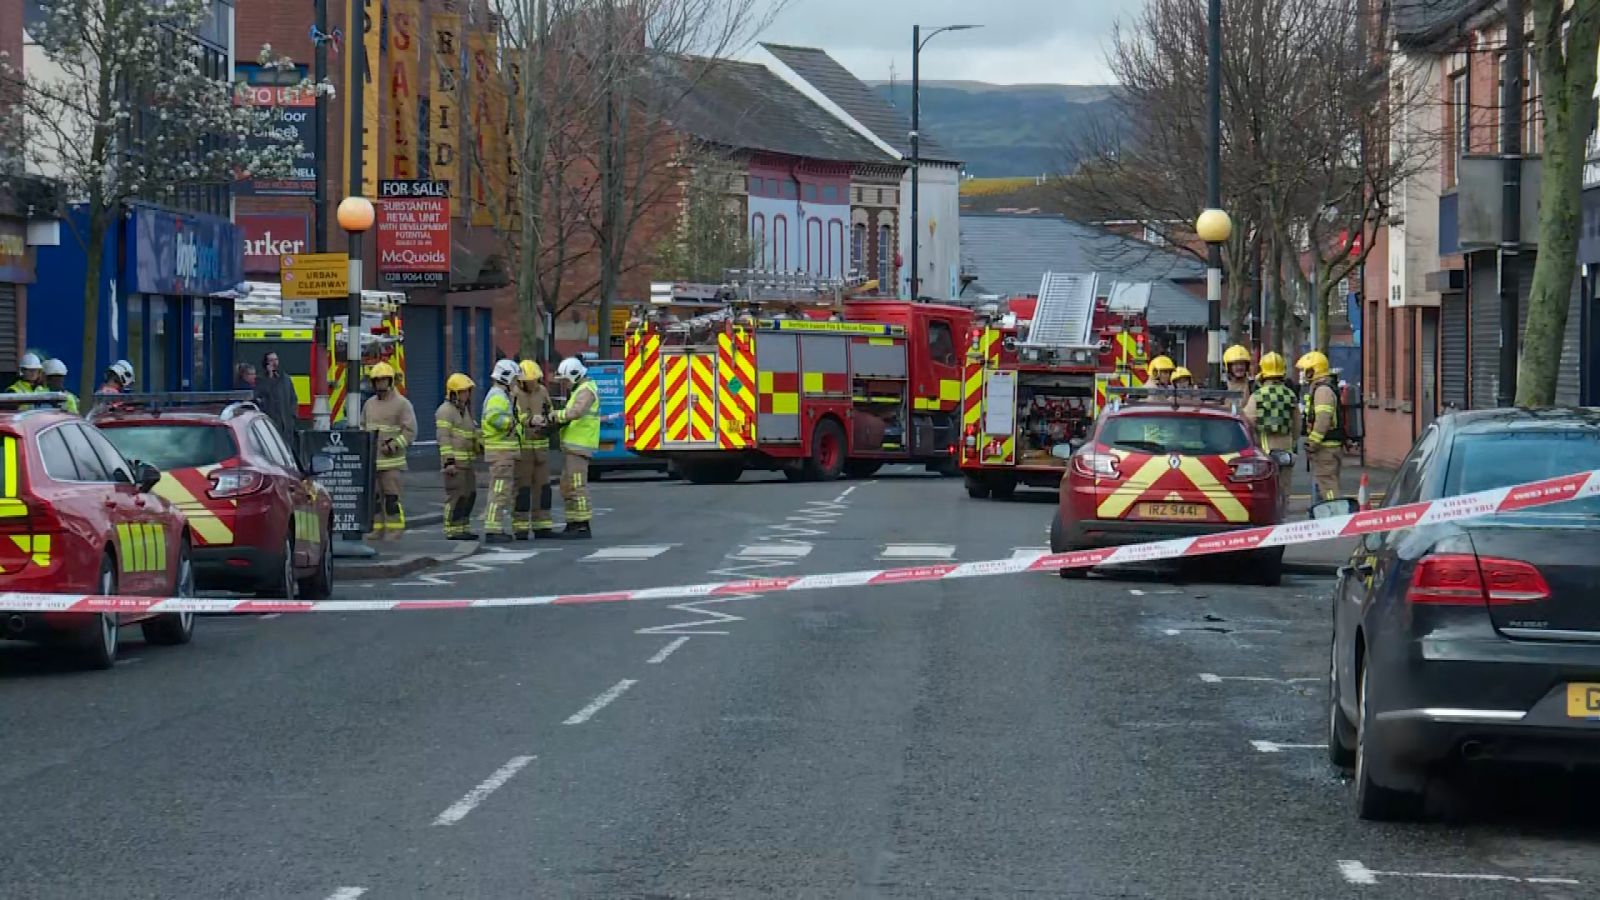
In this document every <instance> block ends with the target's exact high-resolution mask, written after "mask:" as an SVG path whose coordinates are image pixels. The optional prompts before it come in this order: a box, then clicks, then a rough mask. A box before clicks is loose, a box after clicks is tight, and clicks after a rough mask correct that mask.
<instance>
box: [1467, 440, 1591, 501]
mask: <svg viewBox="0 0 1600 900" xmlns="http://www.w3.org/2000/svg"><path fill="white" fill-rule="evenodd" d="M1590 469H1600V431H1595V430H1592V429H1586V428H1573V429H1548V428H1541V429H1524V430H1520V431H1519V430H1505V431H1494V432H1482V433H1478V434H1463V435H1459V436H1457V438H1456V440H1455V445H1454V447H1452V448H1451V451H1450V464H1449V469H1448V470H1447V471H1446V472H1445V483H1444V493H1445V495H1446V496H1454V495H1456V494H1470V493H1472V492H1474V491H1487V490H1490V489H1492V488H1499V487H1507V486H1509V485H1513V484H1521V483H1522V482H1525V481H1539V480H1540V479H1544V478H1557V477H1559V476H1562V475H1571V474H1573V473H1575V472H1583V471H1587V470H1590ZM1523 514H1531V515H1562V516H1571V515H1583V516H1596V517H1600V497H1591V498H1588V499H1585V500H1574V501H1570V502H1567V503H1557V504H1554V505H1551V506H1544V507H1536V508H1534V509H1530V510H1527V511H1526V512H1525V513H1523Z"/></svg>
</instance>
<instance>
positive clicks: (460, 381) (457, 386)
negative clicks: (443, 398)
mask: <svg viewBox="0 0 1600 900" xmlns="http://www.w3.org/2000/svg"><path fill="white" fill-rule="evenodd" d="M474 387H477V384H476V383H475V382H474V381H473V380H472V379H471V378H468V377H467V376H466V375H465V374H464V373H461V372H457V373H455V374H454V375H451V376H450V377H449V378H447V379H445V383H444V389H445V390H446V391H449V392H450V393H452V394H454V393H455V392H456V391H470V390H472V389H473V388H474Z"/></svg>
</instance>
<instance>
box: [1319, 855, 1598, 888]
mask: <svg viewBox="0 0 1600 900" xmlns="http://www.w3.org/2000/svg"><path fill="white" fill-rule="evenodd" d="M1339 874H1340V875H1342V876H1344V880H1345V881H1347V882H1349V883H1350V884H1377V883H1378V876H1379V875H1384V876H1388V877H1391V878H1433V879H1441V880H1447V881H1505V882H1510V883H1512V884H1563V885H1577V884H1582V883H1583V882H1581V881H1579V880H1577V879H1576V878H1553V877H1538V876H1531V875H1498V874H1494V873H1490V872H1388V871H1384V870H1382V869H1369V868H1367V867H1366V865H1364V864H1363V863H1362V862H1361V860H1359V859H1341V860H1339Z"/></svg>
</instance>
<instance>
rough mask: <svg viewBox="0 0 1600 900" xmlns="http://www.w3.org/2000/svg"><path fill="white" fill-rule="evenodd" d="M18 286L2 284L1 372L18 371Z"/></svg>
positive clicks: (0, 315) (0, 300) (0, 319)
mask: <svg viewBox="0 0 1600 900" xmlns="http://www.w3.org/2000/svg"><path fill="white" fill-rule="evenodd" d="M17 344H18V335H17V286H16V285H14V284H6V283H3V282H0V372H5V373H8V374H9V373H14V372H16V371H17Z"/></svg>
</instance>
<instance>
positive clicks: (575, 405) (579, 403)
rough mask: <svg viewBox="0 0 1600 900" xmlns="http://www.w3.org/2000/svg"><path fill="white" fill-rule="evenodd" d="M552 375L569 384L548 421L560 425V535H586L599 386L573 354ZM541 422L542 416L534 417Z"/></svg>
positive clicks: (596, 443) (596, 441) (597, 441)
mask: <svg viewBox="0 0 1600 900" xmlns="http://www.w3.org/2000/svg"><path fill="white" fill-rule="evenodd" d="M556 378H557V379H559V380H561V381H564V382H566V383H567V384H568V385H570V389H569V391H568V393H567V402H566V404H565V405H563V406H562V407H561V408H560V409H558V410H556V411H555V412H554V413H553V414H552V415H551V417H550V421H552V422H554V423H555V424H557V425H560V426H561V450H562V454H563V455H562V458H561V505H562V510H563V512H565V514H566V520H567V527H566V528H565V529H564V530H563V531H562V532H561V537H563V538H587V537H589V536H590V530H589V521H590V519H592V518H593V517H594V512H593V510H592V509H590V507H589V459H590V457H592V456H594V453H595V451H596V450H598V449H600V389H599V387H597V386H596V385H595V383H594V382H593V381H592V380H590V378H589V370H588V368H587V367H586V366H584V364H583V362H582V361H581V360H579V359H578V358H577V357H575V356H574V357H569V358H567V359H564V360H562V361H561V365H560V366H559V367H558V368H557V369H556ZM537 421H539V423H540V424H543V418H542V417H541V418H540V419H538V420H537Z"/></svg>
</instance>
